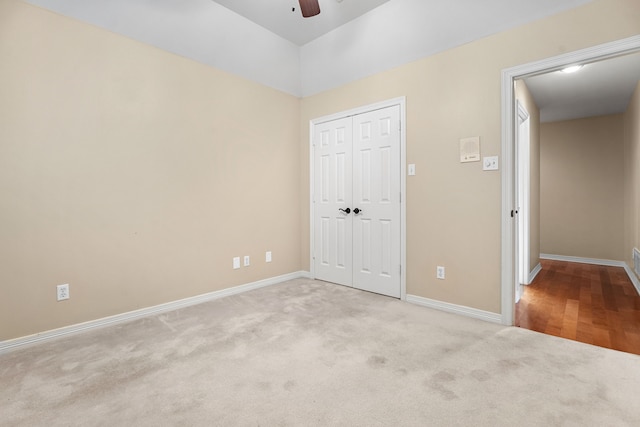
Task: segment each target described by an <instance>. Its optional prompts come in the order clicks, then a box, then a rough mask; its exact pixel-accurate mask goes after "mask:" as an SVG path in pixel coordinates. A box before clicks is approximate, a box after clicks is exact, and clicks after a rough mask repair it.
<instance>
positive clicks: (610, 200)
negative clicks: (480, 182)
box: [540, 114, 624, 261]
mask: <svg viewBox="0 0 640 427" xmlns="http://www.w3.org/2000/svg"><path fill="white" fill-rule="evenodd" d="M540 185H541V202H540V206H541V215H540V229H541V233H540V235H541V237H540V251H541V252H542V253H546V254H553V255H568V256H577V257H584V258H597V259H610V260H619V261H622V260H623V259H624V253H623V247H624V129H623V117H622V114H615V115H609V116H600V117H593V118H586V119H577V120H568V121H561V122H554V123H543V124H542V125H541V126H540Z"/></svg>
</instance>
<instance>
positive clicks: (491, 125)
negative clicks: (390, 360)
mask: <svg viewBox="0 0 640 427" xmlns="http://www.w3.org/2000/svg"><path fill="white" fill-rule="evenodd" d="M639 33H640V2H638V1H636V0H596V1H594V2H592V3H589V4H588V5H586V6H583V7H580V8H577V9H574V10H571V11H568V12H565V13H561V14H558V15H555V16H553V17H549V18H546V19H543V20H541V21H537V22H534V23H532V24H528V25H524V26H521V27H519V28H516V29H514V30H510V31H506V32H503V33H500V34H497V35H494V36H491V37H487V38H485V39H482V40H479V41H476V42H473V43H469V44H467V45H464V46H461V47H459V48H455V49H451V50H448V51H446V52H443V53H440V54H436V55H433V56H430V57H427V58H424V59H422V60H419V61H416V62H412V63H409V64H406V65H404V66H401V67H398V68H396V69H393V70H390V71H387V72H383V73H379V74H376V75H374V76H371V77H369V78H365V79H362V80H359V81H357V82H354V83H351V84H347V85H344V86H343V87H340V88H337V89H334V90H330V91H327V92H324V93H321V94H318V95H315V96H311V97H308V98H304V99H303V101H302V117H301V120H302V121H301V124H302V128H301V133H300V140H301V144H302V146H303V147H304V149H303V150H302V152H301V157H300V161H301V164H302V165H303V170H302V177H303V180H302V182H301V184H300V188H301V192H302V195H303V196H302V200H301V205H300V206H301V221H302V225H303V228H302V236H303V241H302V245H301V252H302V260H303V262H304V266H305V267H308V265H309V262H308V260H309V239H308V236H309V203H308V197H309V190H308V188H309V180H308V173H309V172H308V169H309V168H308V164H309V151H308V135H309V120H311V119H313V118H316V117H320V116H323V115H327V114H331V113H336V112H339V111H343V110H347V109H350V108H354V107H357V106H362V105H366V104H369V103H373V102H376V101H380V100H384V99H389V98H394V97H398V96H406V97H407V123H406V129H407V162H408V163H415V164H416V168H417V172H416V176H411V177H407V198H406V200H407V270H406V271H407V292H408V293H409V294H413V295H418V296H422V297H426V298H432V299H435V300H440V301H445V302H449V303H454V304H460V305H465V306H469V307H473V308H477V309H481V310H487V311H490V312H494V313H499V312H500V297H501V278H500V274H501V265H500V262H501V258H500V245H501V232H500V224H501V222H500V218H501V180H500V172H483V171H482V167H481V164H480V163H466V164H461V163H460V162H459V158H458V140H459V139H460V138H463V137H467V136H475V135H479V136H480V137H481V149H482V155H485V156H486V155H496V154H497V155H500V140H501V124H500V93H501V86H500V84H501V70H502V69H504V68H507V67H512V66H516V65H519V64H524V63H528V62H532V61H536V60H540V59H543V58H548V57H551V56H555V55H558V54H562V53H566V52H569V51H573V50H577V49H581V48H586V47H589V46H594V45H597V44H601V43H604V42H609V41H613V40H617V39H621V38H624V37H629V36H632V35H636V34H639ZM501 161H502V162H504V159H501ZM436 265H444V266H445V267H446V268H447V279H446V280H436V279H435V269H436Z"/></svg>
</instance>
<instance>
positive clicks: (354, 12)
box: [213, 0, 389, 46]
mask: <svg viewBox="0 0 640 427" xmlns="http://www.w3.org/2000/svg"><path fill="white" fill-rule="evenodd" d="M213 1H215V2H216V3H219V4H221V5H222V6H224V7H226V8H227V9H230V10H232V11H234V12H235V13H237V14H239V15H242V16H244V17H245V18H247V19H249V20H250V21H253V22H255V23H256V24H258V25H260V26H262V27H264V28H266V29H267V30H269V31H271V32H273V33H275V34H277V35H279V36H280V37H282V38H285V39H287V40H289V41H290V42H292V43H294V44H296V45H298V46H302V45H304V44H306V43H308V42H310V41H311V40H315V39H317V38H318V37H320V36H322V35H324V34H326V33H328V32H329V31H331V30H333V29H335V28H338V27H340V26H342V25H344V24H346V23H347V22H349V21H352V20H353V19H355V18H357V17H359V16H361V15H364V14H365V13H367V12H369V11H370V10H372V9H375V8H376V7H378V6H380V5H381V4H383V3H386V2H388V1H389V0H318V2H319V5H320V15H316V16H314V17H311V18H303V17H302V13H300V5H299V3H298V0H268V1H264V0H263V1H256V0H213Z"/></svg>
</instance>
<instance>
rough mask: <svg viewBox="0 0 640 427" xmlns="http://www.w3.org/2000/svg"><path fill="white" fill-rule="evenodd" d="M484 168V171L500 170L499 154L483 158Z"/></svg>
mask: <svg viewBox="0 0 640 427" xmlns="http://www.w3.org/2000/svg"><path fill="white" fill-rule="evenodd" d="M482 170H484V171H497V170H498V156H487V157H483V158H482Z"/></svg>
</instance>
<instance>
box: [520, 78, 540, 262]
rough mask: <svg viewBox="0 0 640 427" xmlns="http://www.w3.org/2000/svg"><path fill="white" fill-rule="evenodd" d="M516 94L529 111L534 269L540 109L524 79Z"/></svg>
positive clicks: (536, 258)
mask: <svg viewBox="0 0 640 427" xmlns="http://www.w3.org/2000/svg"><path fill="white" fill-rule="evenodd" d="M515 96H516V99H517V100H518V101H520V103H521V104H522V106H523V107H524V108H525V110H527V113H529V267H530V269H531V270H533V269H534V268H535V267H536V266H537V265H538V264H539V263H540V109H539V108H538V106H537V105H536V102H535V100H534V99H533V96H532V95H531V92H529V88H528V87H527V85H526V84H525V82H524V81H523V80H517V81H516V88H515ZM529 273H531V271H529Z"/></svg>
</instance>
